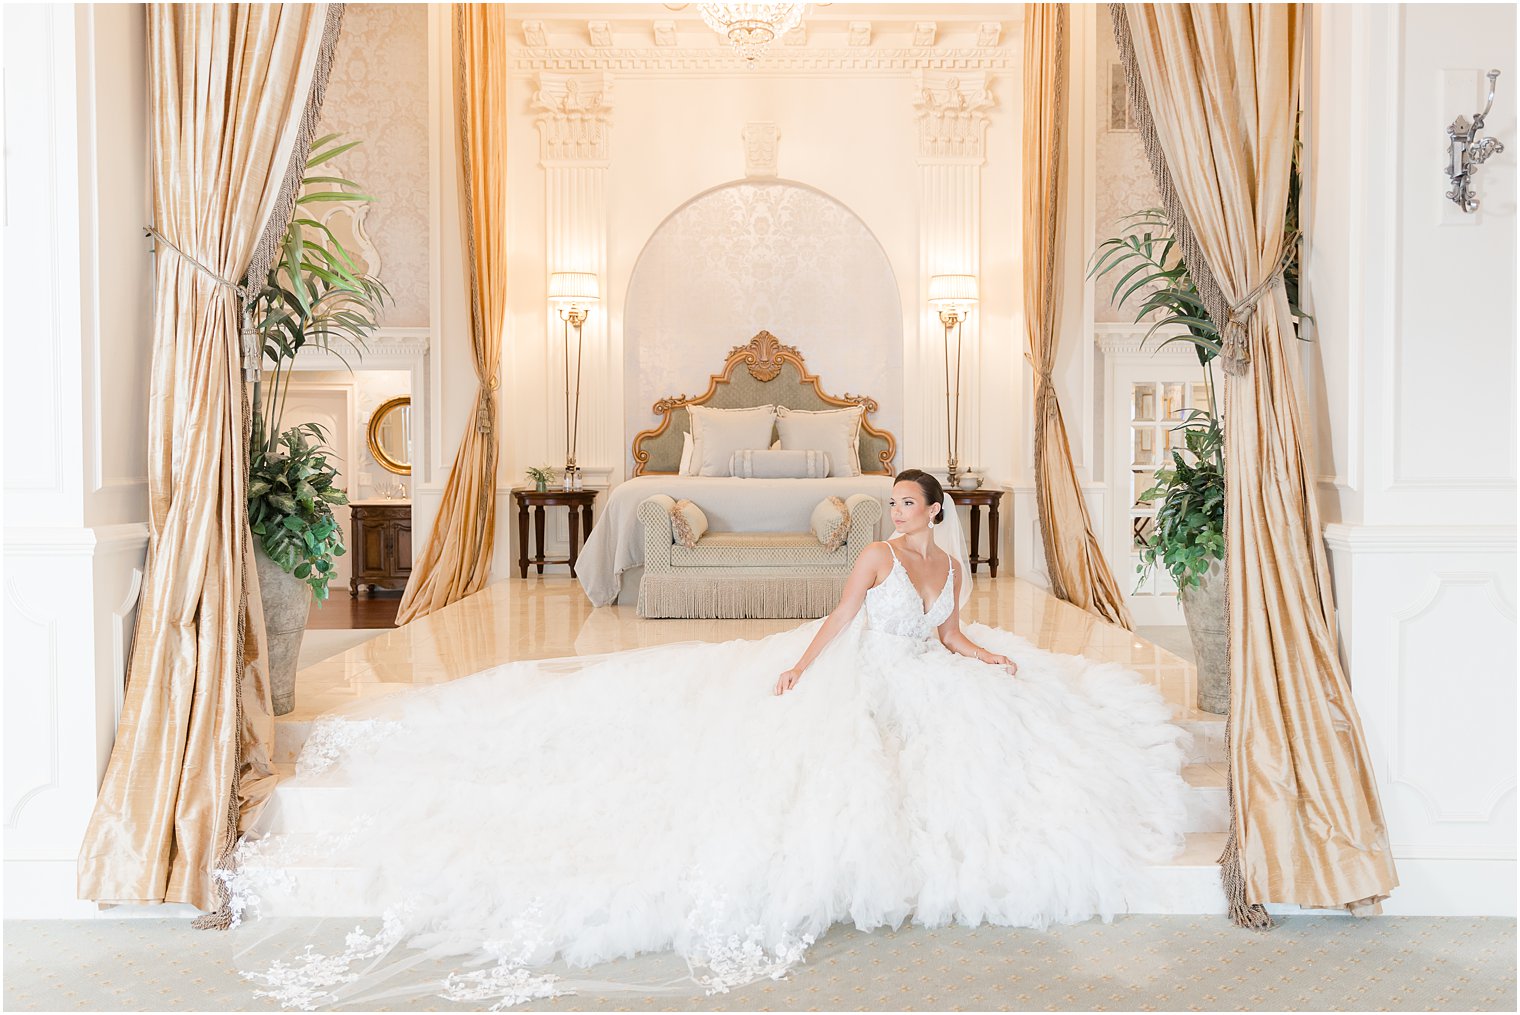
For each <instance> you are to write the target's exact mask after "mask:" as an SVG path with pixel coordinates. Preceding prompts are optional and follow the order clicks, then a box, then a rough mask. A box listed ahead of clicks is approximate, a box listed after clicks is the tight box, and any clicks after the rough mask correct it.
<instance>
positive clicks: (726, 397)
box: [633, 331, 897, 476]
mask: <svg viewBox="0 0 1520 1015" xmlns="http://www.w3.org/2000/svg"><path fill="white" fill-rule="evenodd" d="M741 367H742V368H743V369H742V370H741V369H740V368H741ZM766 404H771V405H784V406H786V407H787V408H788V409H808V410H819V409H842V408H845V407H848V406H851V405H862V406H865V414H864V419H863V420H862V421H861V426H860V471H861V472H862V473H863V474H865V475H868V476H890V475H893V474H894V472H893V468H892V464H893V462H892V460H893V459H894V458H895V457H896V456H897V440H896V439H895V438H894V437H893V436H892V435H891V434H889V433H887V432H886V431H885V430H878V429H877V428H876V427H875V426H872V425H871V416H872V414H874V413H875V412H876V410H877V404H876V399H874V398H871V397H870V396H868V395H849V394H846V395H839V396H834V395H830V394H828V393H827V392H825V391H824V390H823V386H822V385H821V384H819V382H818V378H817V377H815V376H813V375H812V374H810V373H808V371H807V366H806V365H805V364H804V363H803V362H802V353H800V352H798V351H797V350H796V349H795V348H794V347H792V346H790V345H782V344H781V341H780V339H778V338H776V336H775V335H772V334H771V333H770V332H768V331H762V332H760V333H759V334H757V335H756V336H755V337H754V338H752V339H750V340H749V342H748V343H746V344H745V345H738V346H735V347H734V348H733V350H732V351H731V352H730V353H729V354H728V360H727V361H726V362H725V363H724V364H723V369H722V370H720V371H719V372H718V373H715V374H713V375H712V376H711V377H710V378H709V379H708V383H707V390H706V391H705V392H703V393H702V394H700V395H698V396H697V397H695V398H688V397H686V396H685V395H676V396H674V397H671V398H662V399H660V400H659V401H658V402H655V403H654V411H655V414H656V415H658V416H662V417H663V418H662V419H661V420H660V425H659V426H657V427H655V428H654V429H653V430H644V431H642V432H641V433H639V435H638V436H636V437H634V439H633V474H634V475H635V476H654V475H665V476H674V475H675V474H676V468H677V466H679V465H680V462H681V435H682V434H683V433H685V432H686V431H687V430H689V429H691V417H690V414H688V413H687V411H686V407H687V406H690V405H710V406H712V407H713V408H715V409H747V408H749V407H751V406H755V405H766Z"/></svg>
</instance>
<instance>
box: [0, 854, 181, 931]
mask: <svg viewBox="0 0 1520 1015" xmlns="http://www.w3.org/2000/svg"><path fill="white" fill-rule="evenodd" d="M77 885H78V880H77V864H76V862H75V860H74V859H73V858H72V857H70V858H68V859H53V860H47V859H34V860H6V861H5V919H7V920H193V919H194V918H195V917H197V916H199V915H200V912H201V911H200V910H198V909H196V908H195V907H194V906H191V905H187V904H185V903H182V902H170V903H165V904H163V905H158V906H151V905H138V904H132V905H122V906H108V907H106V908H104V909H102V908H100V907H99V906H97V905H96V904H95V903H93V902H89V901H87V900H85V899H78V898H75V897H74V894H75V892H76V891H77V890H78V889H77Z"/></svg>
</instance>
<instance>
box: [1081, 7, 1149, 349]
mask: <svg viewBox="0 0 1520 1015" xmlns="http://www.w3.org/2000/svg"><path fill="white" fill-rule="evenodd" d="M1098 12H1099V13H1098V19H1099V20H1098V87H1099V88H1101V89H1103V94H1102V95H1101V96H1100V101H1099V116H1098V118H1097V124H1096V129H1097V132H1098V137H1097V142H1098V143H1097V169H1096V172H1097V180H1098V187H1097V207H1096V208H1095V209H1094V211H1095V215H1094V223H1095V226H1096V236H1095V239H1094V240H1093V244H1092V245H1093V247H1094V248H1096V246H1097V244H1099V243H1101V242H1103V241H1104V240H1106V239H1108V238H1109V237H1110V236H1119V235H1122V233H1123V232H1124V230H1125V225H1126V224H1125V222H1124V218H1125V216H1127V215H1132V214H1134V213H1135V212H1137V211H1140V210H1142V209H1144V208H1156V207H1159V206H1160V205H1161V195H1160V194H1159V193H1157V191H1156V181H1155V180H1154V179H1152V178H1151V168H1150V164H1149V163H1148V162H1147V161H1146V158H1145V149H1144V147H1142V146H1141V144H1140V134H1139V132H1138V131H1136V130H1134V129H1133V127H1132V126H1131V124H1132V123H1133V117H1131V116H1129V115H1127V109H1126V104H1127V102H1128V99H1129V96H1128V95H1127V94H1126V93H1125V90H1124V84H1123V77H1124V76H1123V74H1122V73H1115V71H1116V69H1117V68H1119V66H1120V64H1119V50H1118V48H1117V47H1116V46H1115V44H1114V27H1113V21H1112V20H1111V19H1110V18H1109V16H1108V8H1107V7H1104V6H1102V5H1099V7H1098ZM1088 253H1089V254H1091V251H1088ZM1118 279H1119V275H1115V274H1112V273H1111V274H1108V275H1105V276H1104V277H1103V278H1101V279H1099V280H1098V286H1097V293H1096V299H1095V300H1094V303H1093V307H1094V310H1093V316H1094V317H1095V319H1096V320H1098V321H1104V322H1106V321H1123V322H1124V323H1126V324H1128V323H1130V322H1132V321H1133V320H1134V319H1135V315H1134V313H1133V312H1132V311H1130V310H1116V309H1115V308H1114V306H1113V304H1112V303H1111V302H1110V299H1109V297H1110V296H1112V294H1113V291H1114V282H1116V281H1118ZM1136 305H1137V302H1136V301H1135V300H1133V299H1131V302H1130V306H1132V307H1133V306H1136Z"/></svg>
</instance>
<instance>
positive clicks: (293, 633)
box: [253, 539, 311, 715]
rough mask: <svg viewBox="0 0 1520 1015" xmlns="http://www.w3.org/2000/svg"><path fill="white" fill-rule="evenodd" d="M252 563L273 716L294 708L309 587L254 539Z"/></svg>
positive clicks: (309, 598)
mask: <svg viewBox="0 0 1520 1015" xmlns="http://www.w3.org/2000/svg"><path fill="white" fill-rule="evenodd" d="M253 559H254V561H255V562H256V563H257V565H258V570H259V599H260V600H261V601H262V602H263V604H264V633H265V637H266V639H267V640H268V643H269V689H270V697H271V699H272V701H273V704H274V714H275V715H284V714H285V713H287V712H289V711H291V710H292V709H294V708H295V707H296V660H297V659H298V658H299V657H300V654H301V639H302V637H304V636H305V634H306V618H307V617H308V616H309V615H310V614H311V586H310V585H308V584H306V583H305V582H304V581H302V580H301V579H299V578H297V577H296V576H295V575H293V574H290V573H288V572H287V571H286V570H285V569H284V568H282V567H281V566H280V565H278V564H276V563H275V562H274V561H273V560H270V559H269V555H268V554H266V553H265V552H264V548H263V547H262V546H260V545H259V542H258V540H257V539H255V540H254V544H253Z"/></svg>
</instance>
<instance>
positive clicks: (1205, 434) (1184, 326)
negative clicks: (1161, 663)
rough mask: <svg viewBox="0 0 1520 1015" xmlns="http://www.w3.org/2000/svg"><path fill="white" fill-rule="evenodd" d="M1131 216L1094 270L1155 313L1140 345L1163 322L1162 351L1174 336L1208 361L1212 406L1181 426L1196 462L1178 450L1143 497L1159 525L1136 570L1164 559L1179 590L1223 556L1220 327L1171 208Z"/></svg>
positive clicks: (1142, 311) (1117, 298)
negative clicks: (1201, 292) (1217, 371)
mask: <svg viewBox="0 0 1520 1015" xmlns="http://www.w3.org/2000/svg"><path fill="white" fill-rule="evenodd" d="M1125 221H1126V222H1128V223H1131V227H1130V229H1129V231H1128V232H1127V233H1126V235H1124V236H1118V237H1112V238H1110V239H1107V240H1104V241H1103V242H1102V243H1100V244H1099V245H1098V249H1097V250H1096V251H1095V252H1094V254H1093V259H1092V264H1091V267H1090V268H1089V269H1088V276H1089V277H1092V278H1102V277H1103V276H1104V275H1108V274H1110V273H1112V272H1119V273H1120V274H1119V277H1118V281H1117V282H1115V283H1114V289H1113V303H1114V306H1116V307H1122V306H1124V305H1125V303H1127V302H1129V301H1130V300H1132V299H1134V298H1136V297H1137V296H1138V297H1140V303H1139V306H1138V308H1137V309H1136V312H1135V323H1136V324H1140V323H1142V322H1144V321H1145V319H1146V318H1147V317H1150V318H1152V320H1151V326H1150V329H1149V330H1148V331H1146V333H1145V335H1144V337H1143V338H1142V339H1141V340H1140V345H1141V348H1144V347H1145V343H1146V342H1147V341H1149V340H1150V339H1151V337H1152V336H1153V335H1155V334H1156V333H1157V332H1158V331H1161V330H1162V329H1164V328H1165V329H1168V330H1169V332H1170V333H1169V335H1168V337H1167V338H1166V340H1165V341H1163V342H1162V343H1161V345H1160V346H1158V347H1157V348H1158V349H1159V348H1164V347H1166V346H1168V345H1171V344H1172V343H1173V342H1187V343H1189V344H1190V345H1192V347H1193V351H1194V352H1195V353H1196V354H1197V356H1198V363H1199V365H1200V366H1202V367H1203V371H1204V389H1205V391H1206V392H1207V393H1208V399H1209V404H1208V409H1207V410H1204V409H1201V408H1196V407H1195V408H1191V409H1189V410H1187V413H1186V415H1185V417H1184V420H1183V422H1182V423H1181V424H1179V426H1178V427H1175V428H1174V429H1182V430H1184V431H1185V432H1184V434H1183V441H1184V443H1185V445H1186V450H1187V452H1188V453H1189V454H1190V455H1192V456H1193V458H1194V461H1193V462H1191V463H1189V462H1188V461H1187V460H1186V459H1184V458H1183V455H1182V452H1181V451H1178V450H1175V449H1174V450H1173V451H1172V453H1171V467H1170V468H1168V467H1166V466H1163V467H1162V468H1160V469H1158V470H1157V471H1156V474H1155V478H1156V485H1155V486H1152V487H1151V488H1150V489H1148V490H1146V491H1145V492H1144V493H1142V494H1141V495H1140V501H1141V502H1142V503H1147V504H1148V503H1151V502H1153V501H1156V500H1158V499H1159V500H1160V501H1161V503H1160V506H1159V507H1157V509H1156V526H1155V529H1154V530H1153V531H1152V532H1151V534H1150V536H1149V538H1143V537H1142V538H1141V539H1140V564H1139V566H1138V567H1137V568H1136V570H1137V571H1138V572H1139V574H1140V580H1141V581H1142V582H1143V581H1144V579H1145V577H1146V576H1147V575H1148V574H1150V572H1151V571H1152V570H1154V569H1155V567H1156V566H1157V564H1158V563H1159V564H1161V565H1163V566H1165V567H1166V569H1167V571H1168V572H1170V573H1171V575H1172V578H1173V580H1174V581H1175V582H1176V583H1177V588H1178V589H1179V590H1180V589H1185V588H1191V587H1193V586H1195V585H1197V584H1199V582H1200V581H1201V580H1202V578H1203V575H1204V574H1206V573H1207V572H1208V570H1209V565H1210V564H1211V563H1212V562H1213V561H1215V560H1222V559H1223V558H1224V475H1225V471H1224V434H1223V432H1222V431H1221V430H1220V427H1219V417H1218V409H1217V406H1218V402H1217V400H1216V396H1215V390H1216V389H1215V386H1214V366H1213V364H1214V360H1215V358H1216V357H1218V355H1219V350H1220V346H1221V343H1220V337H1219V329H1218V328H1217V327H1216V326H1215V325H1214V322H1213V320H1212V319H1211V318H1210V317H1209V314H1208V311H1207V310H1205V309H1204V306H1203V301H1202V300H1201V299H1199V296H1198V288H1197V286H1196V285H1194V283H1193V280H1192V278H1191V276H1189V275H1188V270H1187V265H1186V264H1185V263H1184V262H1183V260H1182V252H1181V251H1180V250H1178V248H1177V241H1176V238H1175V237H1174V236H1173V235H1172V231H1171V225H1170V223H1169V222H1168V221H1167V218H1166V214H1165V212H1163V211H1162V210H1161V209H1159V208H1147V209H1144V210H1143V211H1139V212H1136V213H1135V214H1133V215H1131V216H1129V217H1128V218H1126V219H1125ZM1148 287H1149V288H1148Z"/></svg>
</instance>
